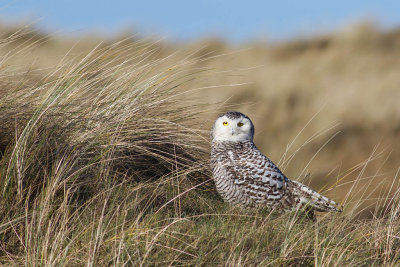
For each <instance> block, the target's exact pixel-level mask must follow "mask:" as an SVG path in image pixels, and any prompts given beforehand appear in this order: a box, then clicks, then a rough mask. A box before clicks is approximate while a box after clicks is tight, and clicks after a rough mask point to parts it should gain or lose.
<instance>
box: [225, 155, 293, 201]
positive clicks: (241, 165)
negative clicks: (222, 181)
mask: <svg viewBox="0 0 400 267" xmlns="http://www.w3.org/2000/svg"><path fill="white" fill-rule="evenodd" d="M228 156H229V159H230V160H231V162H232V165H231V166H232V170H231V171H232V172H234V176H235V177H236V179H235V181H234V182H235V184H237V185H244V187H243V190H244V193H245V194H246V195H248V197H249V198H252V199H253V200H254V201H255V202H256V203H262V202H269V204H272V202H277V201H279V200H280V199H281V198H282V197H283V195H284V194H285V192H286V188H287V183H288V179H287V178H286V177H285V176H284V175H283V173H282V172H281V171H280V170H279V168H278V167H277V166H276V165H275V164H274V163H273V162H272V161H271V160H270V159H269V158H267V157H266V156H265V155H263V154H262V153H261V152H260V151H259V150H257V149H253V150H251V151H250V152H249V153H243V154H241V155H240V156H238V155H234V154H233V153H229V152H228Z"/></svg>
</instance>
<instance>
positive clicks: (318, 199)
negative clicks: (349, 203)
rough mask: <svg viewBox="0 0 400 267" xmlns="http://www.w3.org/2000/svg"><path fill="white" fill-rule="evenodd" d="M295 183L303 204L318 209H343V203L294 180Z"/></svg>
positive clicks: (339, 210) (337, 210) (338, 210)
mask: <svg viewBox="0 0 400 267" xmlns="http://www.w3.org/2000/svg"><path fill="white" fill-rule="evenodd" d="M292 182H293V184H294V188H296V189H297V190H295V191H296V193H297V197H299V199H300V203H301V204H302V205H301V206H309V207H311V208H313V209H314V210H316V211H325V212H326V211H336V212H341V211H342V210H343V207H342V205H340V204H338V203H336V202H335V201H333V200H330V199H329V198H327V197H325V196H323V195H321V194H319V193H317V192H315V191H314V190H312V189H311V188H309V187H308V186H306V185H304V184H302V183H300V182H297V181H292Z"/></svg>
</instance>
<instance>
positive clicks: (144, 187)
mask: <svg viewBox="0 0 400 267" xmlns="http://www.w3.org/2000/svg"><path fill="white" fill-rule="evenodd" d="M154 53H156V52H155V50H154V48H153V47H152V45H151V44H150V45H148V44H143V43H140V42H137V43H128V44H127V43H125V42H119V43H115V44H111V45H107V46H101V47H98V48H96V49H94V50H93V51H91V52H90V53H88V54H86V55H84V56H82V57H80V58H77V59H76V60H71V61H65V62H61V63H60V65H59V66H58V67H57V68H55V69H54V72H53V73H52V74H51V75H49V76H47V77H46V78H45V79H43V80H40V81H38V82H37V83H35V84H18V83H8V85H10V84H11V85H12V84H13V86H7V87H4V88H0V90H1V91H2V94H1V97H0V112H1V113H0V141H1V146H0V147H1V160H0V175H1V176H0V178H1V179H0V194H1V198H0V262H1V264H3V265H11V266H12V265H14V266H19V265H27V266H84V265H87V266H110V265H112V266H124V265H127V266H157V265H158V266H169V265H170V266H397V265H398V264H400V259H399V256H400V255H399V253H400V236H399V230H400V226H399V223H398V220H399V218H398V216H399V209H400V204H399V202H398V194H399V193H398V191H397V192H396V193H395V194H394V196H393V197H392V198H391V199H388V200H379V201H381V202H383V204H385V205H384V206H385V207H386V210H385V212H382V211H381V210H379V211H378V210H377V211H376V212H375V213H374V214H373V218H372V219H364V220H362V219H358V214H359V213H360V212H362V209H359V207H360V206H362V205H361V204H362V203H363V201H367V200H368V195H366V194H364V193H363V191H355V190H354V191H353V192H349V197H348V198H347V199H346V203H344V204H345V210H344V212H343V213H342V214H327V215H323V216H322V215H321V216H320V217H319V218H318V220H317V221H316V222H312V221H310V220H308V219H307V218H305V217H304V216H301V215H300V214H298V213H296V212H293V213H287V214H278V213H274V212H272V213H271V212H269V211H267V210H243V209H239V208H234V207H230V206H229V205H227V204H225V203H223V202H222V201H221V199H220V198H219V196H218V194H217V193H216V192H215V190H214V187H213V184H212V181H211V179H210V172H209V169H208V168H209V167H208V158H209V156H208V151H209V143H208V141H207V140H208V139H207V138H208V137H207V132H208V131H207V130H204V129H200V127H199V126H196V125H201V123H199V122H198V120H199V118H198V117H197V115H196V114H197V113H198V111H199V107H193V106H190V105H187V104H185V103H186V102H185V101H184V100H183V98H182V97H181V94H182V92H184V91H185V90H188V89H189V88H187V83H189V82H190V81H192V80H193V79H195V78H196V77H198V75H199V74H198V73H199V72H200V71H201V69H196V68H195V66H192V68H188V66H191V64H193V63H195V60H193V61H191V59H190V58H189V59H185V60H182V61H176V62H178V63H176V62H175V63H174V62H172V61H171V60H170V59H169V58H168V57H167V58H159V57H155V56H154ZM4 60H7V58H5V59H4ZM14 79H23V77H20V76H16V77H14ZM2 84H3V83H2ZM373 158H374V155H372V156H371V159H369V160H367V161H366V162H364V164H360V166H356V167H355V168H354V169H353V170H349V171H347V172H343V176H345V175H354V177H355V183H362V182H364V179H365V178H366V177H364V176H363V169H364V168H366V166H367V164H368V163H369V162H370V160H373ZM355 171H356V172H357V173H356V174H354V172H355ZM395 178H397V177H395ZM393 187H395V185H394V186H393ZM355 195H357V196H363V197H364V198H359V199H355V197H354V196H355ZM383 195H384V192H383V193H382V196H383Z"/></svg>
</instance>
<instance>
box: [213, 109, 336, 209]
mask: <svg viewBox="0 0 400 267" xmlns="http://www.w3.org/2000/svg"><path fill="white" fill-rule="evenodd" d="M253 136H254V125H253V123H252V122H251V120H250V118H249V117H247V116H246V115H244V114H242V113H240V112H227V113H224V114H222V115H221V116H219V117H218V118H217V119H216V121H215V122H214V126H213V128H212V130H211V138H212V147H211V168H212V172H213V179H214V181H215V185H216V188H217V191H218V193H219V194H220V195H221V196H222V198H223V199H224V200H225V201H226V202H228V203H230V204H234V205H239V206H245V207H254V206H265V207H269V208H271V209H274V210H283V211H290V210H296V209H305V210H306V211H307V212H309V214H310V215H311V216H313V214H314V211H341V208H340V205H339V204H337V203H336V202H334V201H332V200H330V199H328V198H327V197H325V196H322V195H320V194H319V193H317V192H315V191H314V190H312V189H311V188H309V187H308V186H306V185H304V184H302V183H300V182H297V181H293V180H290V179H288V178H287V177H286V176H285V175H284V174H283V173H282V172H281V171H280V170H279V169H278V167H277V166H276V165H275V164H274V163H273V162H272V161H271V160H270V159H269V158H267V157H266V156H264V155H263V154H262V153H261V152H260V151H259V150H258V149H257V147H256V146H255V145H254V143H253Z"/></svg>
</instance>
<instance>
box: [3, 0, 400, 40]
mask: <svg viewBox="0 0 400 267" xmlns="http://www.w3.org/2000/svg"><path fill="white" fill-rule="evenodd" d="M364 19H372V20H374V21H376V22H378V23H379V25H380V26H382V27H394V26H396V25H400V1H377V0H376V1H371V0H364V1H359V0H354V1H351V0H348V1H343V0H336V1H321V0H319V1H317V0H304V1H296V0H293V1H289V0H281V1H279V0H278V1H250V0H248V1H246V0H241V1H236V0H230V1H229V0H225V1H219V0H197V1H190V0H176V1H174V0H170V1H151V0H148V1H146V0H142V1H132V0H131V1H127V0H114V1H112V0H110V1H102V0H98V1H95V0H87V1H85V0H81V1H78V0H70V1H67V0H52V1H51V0H6V1H4V0H0V21H3V22H4V21H5V22H8V21H12V22H18V21H35V24H36V25H37V26H38V27H40V28H44V29H45V30H48V31H50V32H52V31H57V32H58V33H60V32H61V33H66V34H71V33H72V34H77V35H78V34H85V33H88V32H91V31H95V32H97V33H102V32H103V33H107V34H113V33H116V32H118V31H121V30H122V29H132V31H137V32H139V33H140V34H142V35H153V36H161V37H166V38H168V39H171V40H193V39H197V38H202V37H205V36H209V35H212V36H220V37H221V38H224V39H226V40H228V41H232V42H246V41H251V40H253V39H266V40H268V39H272V40H277V39H284V38H289V37H291V36H298V35H302V34H312V33H314V32H322V31H325V30H332V29H336V28H340V27H343V26H345V25H347V24H349V23H355V22H357V21H360V20H364Z"/></svg>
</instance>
